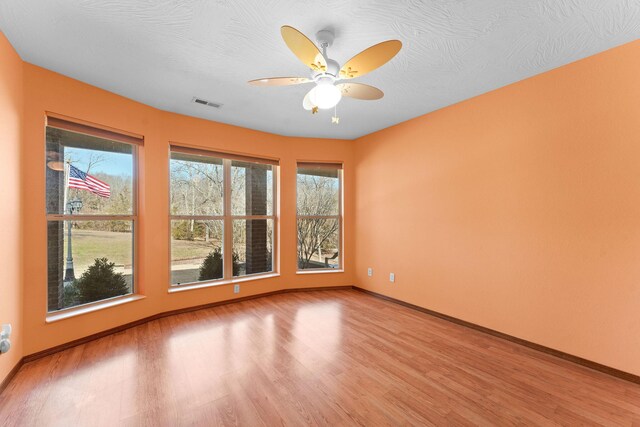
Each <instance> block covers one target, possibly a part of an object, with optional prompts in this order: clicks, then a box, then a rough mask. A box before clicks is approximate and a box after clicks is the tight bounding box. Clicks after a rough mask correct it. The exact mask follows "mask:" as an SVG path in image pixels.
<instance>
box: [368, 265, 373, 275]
mask: <svg viewBox="0 0 640 427" xmlns="http://www.w3.org/2000/svg"><path fill="white" fill-rule="evenodd" d="M367 275H368V276H369V277H371V276H373V268H371V267H369V269H367Z"/></svg>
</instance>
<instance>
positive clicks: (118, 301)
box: [45, 294, 146, 323]
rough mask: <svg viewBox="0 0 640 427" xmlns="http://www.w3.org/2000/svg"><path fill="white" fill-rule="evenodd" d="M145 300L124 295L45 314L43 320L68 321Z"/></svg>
mask: <svg viewBox="0 0 640 427" xmlns="http://www.w3.org/2000/svg"><path fill="white" fill-rule="evenodd" d="M144 298H146V297H145V296H144V295H139V294H133V295H125V296H123V297H117V298H112V299H109V300H107V301H99V302H95V303H90V304H86V305H83V306H81V307H73V308H67V309H64V310H60V311H57V312H55V313H49V314H47V318H46V319H45V322H46V323H53V322H58V321H60V320H64V319H69V318H71V317H76V316H80V315H83V314H87V313H93V312H94V311H98V310H103V309H105V308H109V307H115V306H118V305H122V304H127V303H130V302H133V301H138V300H141V299H144Z"/></svg>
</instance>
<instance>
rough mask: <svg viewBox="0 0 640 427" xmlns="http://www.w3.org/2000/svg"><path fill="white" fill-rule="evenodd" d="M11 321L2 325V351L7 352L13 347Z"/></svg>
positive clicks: (0, 349) (0, 333)
mask: <svg viewBox="0 0 640 427" xmlns="http://www.w3.org/2000/svg"><path fill="white" fill-rule="evenodd" d="M10 336H11V323H5V324H3V325H2V331H1V332H0V353H6V352H8V351H9V350H10V349H11V340H10V339H9V337H10Z"/></svg>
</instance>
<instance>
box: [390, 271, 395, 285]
mask: <svg viewBox="0 0 640 427" xmlns="http://www.w3.org/2000/svg"><path fill="white" fill-rule="evenodd" d="M389 281H390V282H392V283H393V282H395V281H396V274H395V273H389Z"/></svg>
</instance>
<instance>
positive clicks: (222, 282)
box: [168, 273, 280, 294]
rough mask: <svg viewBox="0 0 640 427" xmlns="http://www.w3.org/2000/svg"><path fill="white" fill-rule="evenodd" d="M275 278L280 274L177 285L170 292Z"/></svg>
mask: <svg viewBox="0 0 640 427" xmlns="http://www.w3.org/2000/svg"><path fill="white" fill-rule="evenodd" d="M274 277H280V273H268V274H260V275H255V276H245V277H238V278H235V279H231V280H220V281H216V282H206V283H195V284H191V285H175V286H171V287H170V288H169V291H168V292H169V293H170V294H172V293H174V292H182V291H191V290H194V289H204V288H213V287H216V286H225V285H234V284H238V283H243V282H253V281H254V280H261V279H272V278H274Z"/></svg>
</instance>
